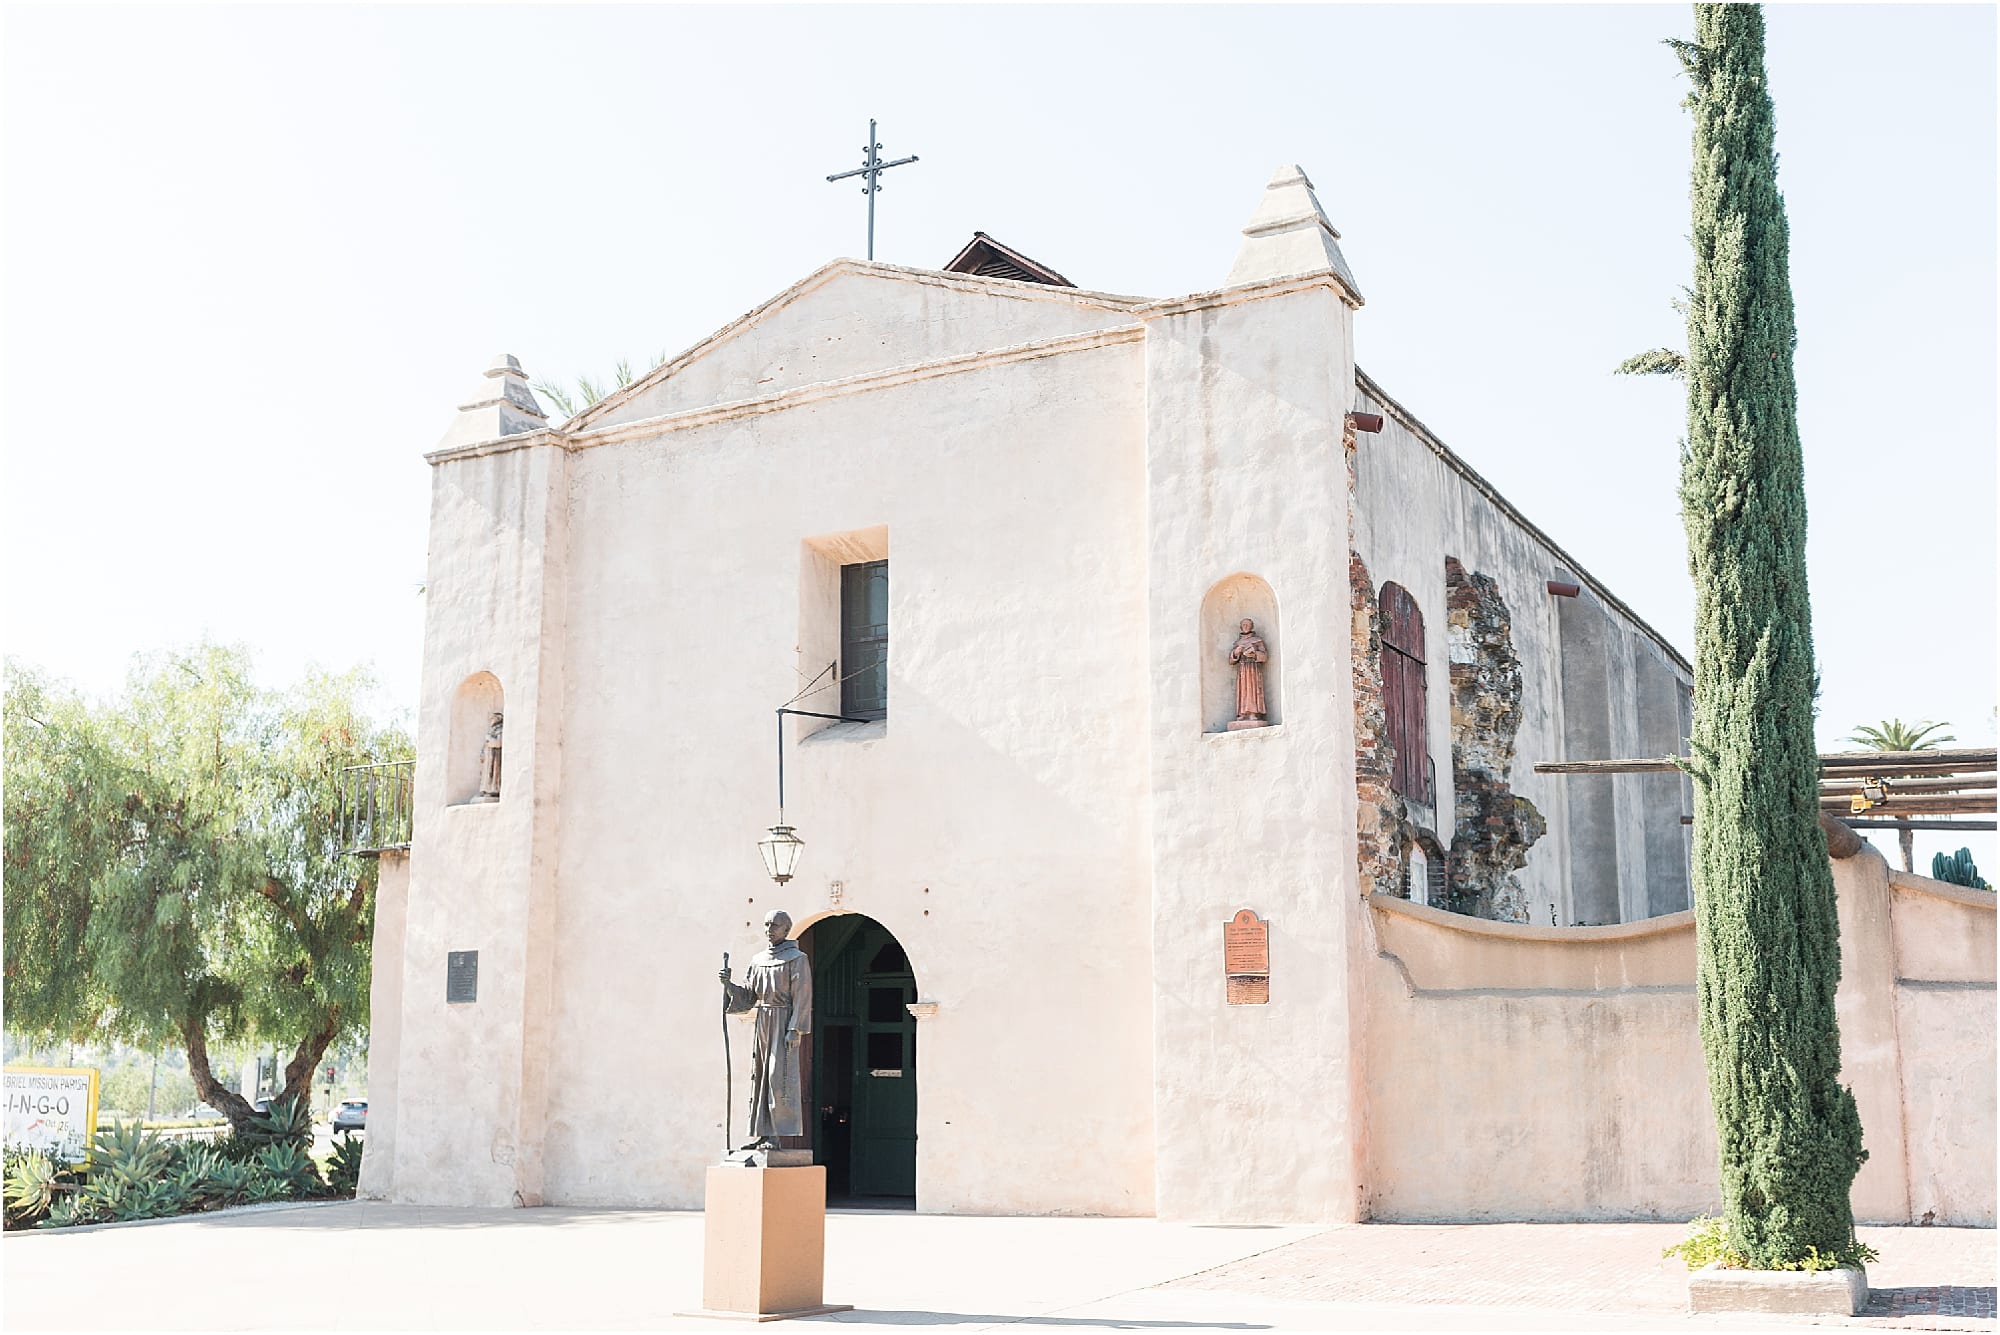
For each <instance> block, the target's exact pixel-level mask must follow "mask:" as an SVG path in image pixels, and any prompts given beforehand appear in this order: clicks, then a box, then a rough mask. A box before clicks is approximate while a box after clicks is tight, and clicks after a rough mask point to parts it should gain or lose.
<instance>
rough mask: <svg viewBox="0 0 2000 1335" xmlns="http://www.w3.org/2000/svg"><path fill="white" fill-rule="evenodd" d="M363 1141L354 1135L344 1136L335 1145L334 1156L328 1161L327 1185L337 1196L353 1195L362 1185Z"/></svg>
mask: <svg viewBox="0 0 2000 1335" xmlns="http://www.w3.org/2000/svg"><path fill="white" fill-rule="evenodd" d="M362 1148H363V1142H361V1141H359V1140H356V1139H355V1138H354V1137H352V1136H343V1137H342V1138H341V1139H340V1142H339V1143H338V1144H336V1145H335V1146H334V1147H333V1157H332V1158H331V1159H329V1160H328V1161H327V1166H326V1185H327V1188H328V1190H330V1191H332V1192H333V1193H334V1194H335V1195H336V1196H349V1197H351V1196H353V1195H354V1193H355V1191H356V1190H358V1189H359V1188H360V1186H361V1154H362Z"/></svg>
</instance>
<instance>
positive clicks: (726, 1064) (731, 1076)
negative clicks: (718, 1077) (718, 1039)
mask: <svg viewBox="0 0 2000 1335" xmlns="http://www.w3.org/2000/svg"><path fill="white" fill-rule="evenodd" d="M722 976H723V978H725V979H727V978H728V977H729V952H728V951H726V950H725V951H723V952H722ZM735 1079H736V1063H735V1062H733V1061H731V1060H730V1058H729V984H728V983H727V982H724V983H723V985H722V1104H723V1106H722V1152H723V1153H724V1154H727V1153H729V1151H731V1150H733V1149H735V1148H736V1137H735V1136H734V1135H732V1134H731V1132H730V1122H731V1119H732V1118H733V1117H734V1116H735V1113H736V1090H735V1088H734V1083H735Z"/></svg>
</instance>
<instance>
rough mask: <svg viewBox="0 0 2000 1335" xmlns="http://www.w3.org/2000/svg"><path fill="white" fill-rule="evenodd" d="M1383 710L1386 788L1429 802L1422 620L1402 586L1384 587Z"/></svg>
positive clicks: (1428, 750) (1412, 599)
mask: <svg viewBox="0 0 2000 1335" xmlns="http://www.w3.org/2000/svg"><path fill="white" fill-rule="evenodd" d="M1382 707H1383V713H1384V714H1385V716H1386V723H1387V726H1388V731H1389V742H1390V744H1391V745H1392V746H1394V747H1395V748H1396V767H1395V769H1394V770H1392V771H1391V772H1390V774H1389V787H1390V788H1392V789H1394V790H1395V791H1396V792H1399V793H1401V794H1402V795H1403V796H1405V797H1408V798H1411V799H1413V800H1415V801H1418V802H1429V801H1430V800H1431V796H1430V792H1429V787H1430V785H1429V784H1427V783H1426V782H1425V777H1426V775H1425V771H1426V769H1427V768H1428V765H1427V763H1426V762H1427V759H1428V757H1429V755H1430V748H1429V746H1428V745H1427V741H1426V738H1425V736H1424V614H1423V613H1422V612H1419V611H1418V610H1417V600H1416V599H1414V598H1412V597H1411V596H1410V591H1409V590H1408V589H1405V588H1404V587H1403V586H1402V585H1400V584H1384V585H1383V586H1382Z"/></svg>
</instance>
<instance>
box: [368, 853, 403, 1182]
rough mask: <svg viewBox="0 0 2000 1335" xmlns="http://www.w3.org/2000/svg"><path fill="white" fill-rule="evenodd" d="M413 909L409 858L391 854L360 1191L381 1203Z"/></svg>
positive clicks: (381, 873)
mask: <svg viewBox="0 0 2000 1335" xmlns="http://www.w3.org/2000/svg"><path fill="white" fill-rule="evenodd" d="M409 910H410V854H409V851H408V850H397V851H391V852H386V853H383V854H382V855H381V860H380V861H379V862H378V863H377V870H376V878H375V937H374V942H373V955H372V957H371V961H370V963H371V966H372V970H373V971H372V973H371V974H370V975H369V979H368V1016H369V1021H368V1097H369V1100H370V1102H369V1108H368V1124H367V1127H366V1128H365V1130H364V1132H363V1135H364V1136H365V1137H366V1141H367V1146H366V1152H365V1153H364V1154H363V1155H362V1156H361V1179H360V1182H359V1184H358V1187H357V1192H358V1194H359V1195H361V1196H362V1197H364V1198H367V1199H370V1200H381V1199H382V1198H384V1197H385V1196H387V1195H388V1194H389V1192H390V1190H391V1189H392V1188H393V1187H394V1185H395V1180H396V1173H395V1161H396V1110H397V1108H398V1107H399V1106H400V1103H401V1099H400V1097H399V1090H400V1087H401V1084H402V1062H403V972H404V967H405V966H404V960H403V946H404V942H405V939H406V937H407V935H408V924H409Z"/></svg>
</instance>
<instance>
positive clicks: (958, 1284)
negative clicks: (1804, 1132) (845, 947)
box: [0, 1202, 1995, 1332]
mask: <svg viewBox="0 0 2000 1335" xmlns="http://www.w3.org/2000/svg"><path fill="white" fill-rule="evenodd" d="M1682 1232H1683V1229H1682V1227H1681V1226H1680V1225H1676V1224H1483V1225H1477V1224H1471V1225H1469V1224H1451V1225H1421V1224H1369V1225H1360V1226H1350V1227H1344V1228H1325V1229H1322V1228H1306V1227H1242V1226H1209V1227H1203V1226H1200V1225H1188V1224H1161V1223H1156V1222H1154V1221H1153V1220H1149V1219H1050V1218H1036V1219H1022V1218H974V1217H964V1216H942V1215H914V1214H910V1213H907V1212H879V1213H878V1212H868V1211H837V1212H835V1213H834V1214H833V1215H832V1216H831V1217H830V1218H829V1220H828V1228H827V1282H826V1294H827V1299H828V1301H830V1302H846V1303H852V1304H854V1306H855V1309H856V1310H854V1311H852V1312H847V1313H842V1314H840V1315H838V1316H832V1317H821V1318H815V1319H813V1320H812V1321H811V1322H810V1323H809V1324H812V1325H819V1326H838V1327H840V1328H842V1329H843V1330H847V1329H856V1330H871V1329H881V1330H887V1329H891V1328H906V1327H944V1328H951V1329H958V1330H979V1329H990V1328H994V1327H1000V1326H1009V1325H1021V1326H1024V1327H1027V1328H1031V1329H1036V1328H1053V1329H1057V1330H1071V1331H1079V1332H1085V1331H1092V1330H1104V1331H1112V1330H1139V1331H1163V1332H1175V1331H1187V1332H1201V1331H1218V1332H1233V1331H1259V1330H1272V1331H1306V1330H1399V1331H1400V1330H1462V1331H1481V1330H1560V1331H1571V1330H1665V1329H1685V1328H1695V1329H1704V1330H1717V1329H1733V1328H1750V1327H1751V1325H1752V1324H1753V1323H1752V1322H1751V1321H1750V1320H1748V1319H1744V1320H1739V1321H1734V1322H1732V1321H1723V1320H1718V1319H1714V1318H1697V1317H1692V1316H1689V1315H1688V1314H1687V1312H1686V1294H1687V1287H1686V1272H1685V1271H1684V1270H1683V1269H1682V1267H1681V1266H1680V1264H1679V1262H1676V1261H1666V1260H1662V1259H1661V1257H1660V1249H1661V1248H1662V1247H1663V1246H1665V1245H1666V1244H1668V1243H1669V1242H1672V1241H1674V1240H1675V1239H1676V1238H1678V1237H1679V1236H1680V1235H1681V1233H1682ZM1862 1236H1863V1237H1864V1239H1865V1240H1866V1241H1868V1242H1869V1243H1871V1244H1872V1245H1873V1246H1875V1247H1876V1248H1877V1249H1878V1250H1879V1251H1880V1252H1881V1253H1882V1260H1881V1262H1880V1263H1879V1264H1878V1265H1876V1266H1875V1267H1873V1268H1872V1269H1871V1271H1870V1276H1869V1279H1870V1283H1871V1285H1872V1286H1873V1289H1874V1295H1873V1301H1872V1303H1871V1306H1870V1312H1869V1314H1868V1315H1866V1316H1863V1317H1859V1318H1854V1319H1851V1320H1846V1319H1843V1320H1825V1319H1822V1320H1820V1321H1819V1322H1818V1323H1817V1324H1821V1325H1835V1326H1863V1327H1887V1328H1891V1329H1907V1330H1935V1329H1944V1330H1991V1329H1993V1328H1994V1326H1995V1322H1994V1320H1993V1314H1994V1270H1995V1250H1994V1245H1995V1234H1994V1233H1993V1231H1992V1230H1988V1229H1944V1228H1876V1229H1863V1230H1862ZM0 1260H4V1265H5V1278H6V1297H5V1314H6V1327H7V1329H8V1330H10V1331H17V1330H111V1329H143V1330H173V1331H182V1330H201V1331H237V1330H287V1331H289V1330H339V1331H374V1330H408V1329H420V1330H664V1331H674V1330H698V1329H741V1328H742V1327H741V1326H739V1325H737V1324H735V1323H728V1324H725V1323H706V1322H701V1321H695V1320H688V1319H685V1318H677V1317H675V1316H674V1315H673V1313H675V1312H676V1311H683V1310H686V1309H688V1308H691V1307H696V1306H698V1305H699V1303H700V1297H701V1216H700V1215H698V1214H691V1213H680V1212H663V1211H642V1210H571V1209H554V1208H551V1209H540V1210H441V1209H424V1208H417V1207H411V1206H393V1205H384V1204H380V1203H377V1202H341V1203H337V1204H325V1205H309V1206H293V1207H277V1208H266V1209H262V1210H255V1211H241V1212H231V1213H228V1214H224V1215H211V1216H204V1217H196V1218H191V1219H183V1220H170V1221H161V1222H157V1223H150V1224H139V1225H128V1226H123V1227H111V1228H99V1229H90V1230H79V1231H75V1232H68V1233H60V1234H51V1233H41V1234H37V1233H27V1234H20V1233H10V1234H8V1235H7V1237H6V1240H5V1243H4V1256H0ZM1761 1324H1762V1326H1765V1327H1768V1326H1770V1325H1787V1324H1809V1323H1808V1322H1805V1321H1803V1320H1789V1321H1788V1320H1784V1319H1779V1318H1764V1319H1763V1321H1762V1323H1761Z"/></svg>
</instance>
